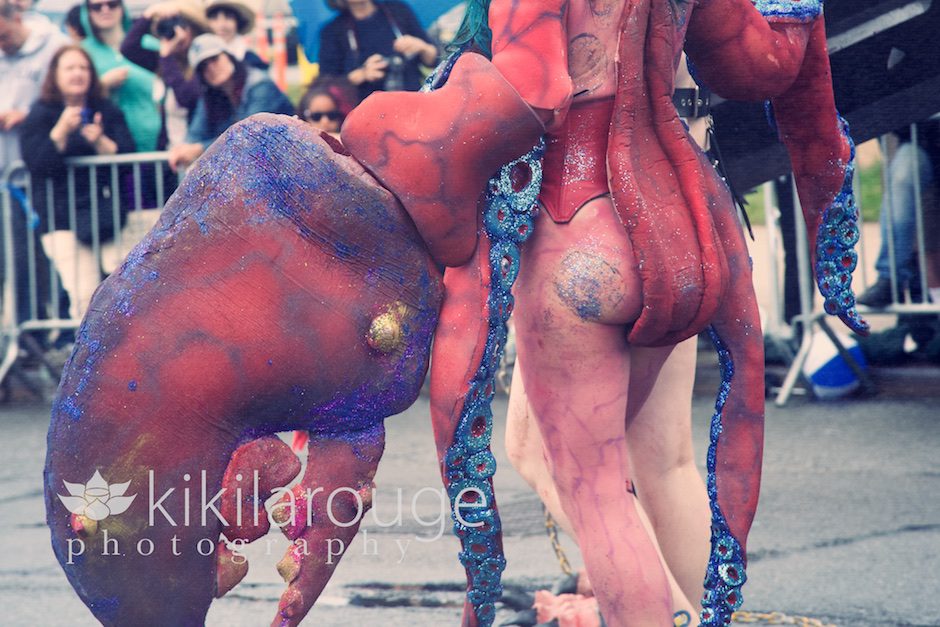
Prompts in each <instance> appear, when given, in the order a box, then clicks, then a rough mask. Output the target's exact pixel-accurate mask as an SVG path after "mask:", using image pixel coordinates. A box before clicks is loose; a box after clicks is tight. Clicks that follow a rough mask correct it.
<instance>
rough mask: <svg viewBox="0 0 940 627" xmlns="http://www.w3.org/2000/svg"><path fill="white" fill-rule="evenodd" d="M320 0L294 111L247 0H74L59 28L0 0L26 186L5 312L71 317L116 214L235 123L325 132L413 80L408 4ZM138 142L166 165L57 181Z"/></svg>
mask: <svg viewBox="0 0 940 627" xmlns="http://www.w3.org/2000/svg"><path fill="white" fill-rule="evenodd" d="M322 1H325V2H326V3H327V4H328V5H329V6H330V7H332V8H333V9H335V11H336V15H335V17H334V19H333V20H332V21H330V22H329V23H328V24H326V25H325V27H324V28H323V29H322V31H321V52H320V75H319V77H318V78H317V79H316V80H315V81H314V82H313V83H312V84H310V85H308V86H307V89H306V91H305V92H304V93H303V94H302V95H301V96H300V98H299V103H298V104H297V106H296V107H295V106H294V105H293V104H292V103H291V101H290V100H289V99H288V97H287V96H286V95H285V94H284V93H283V92H282V91H281V90H280V89H279V88H278V87H277V86H276V85H275V83H274V82H273V81H272V80H271V79H270V78H269V76H268V72H267V70H268V65H267V63H266V61H265V60H263V59H262V58H261V57H260V56H259V54H258V53H256V52H255V51H254V50H252V49H251V42H252V39H251V36H252V34H253V33H254V31H255V26H256V19H257V16H258V15H259V9H260V6H259V5H258V4H256V3H258V2H259V0H165V1H161V2H156V3H153V4H150V5H149V6H147V8H146V9H145V10H144V12H143V13H142V14H141V15H139V16H137V17H136V19H132V16H131V15H130V13H129V12H128V9H127V7H126V6H125V4H124V3H123V0H83V1H82V2H80V3H79V4H76V5H75V6H74V7H72V8H71V9H70V10H69V11H68V13H67V14H66V15H65V17H64V19H63V21H62V23H61V24H54V23H52V22H51V21H50V19H49V18H48V17H46V16H45V15H43V14H40V13H38V12H36V11H35V10H34V9H33V2H34V0H0V82H2V84H3V89H2V90H0V171H3V170H5V169H7V168H8V167H9V166H11V165H12V164H14V163H16V162H18V161H23V162H25V164H26V167H27V169H28V171H29V173H30V177H31V188H32V192H33V193H31V194H29V193H26V191H25V190H26V189H27V187H26V184H25V179H24V178H20V179H19V180H16V181H13V183H14V185H13V186H11V194H12V196H13V197H14V199H15V204H16V205H17V209H16V210H15V211H13V224H12V232H13V234H14V236H13V237H12V240H13V241H14V255H13V258H14V268H15V271H16V272H15V275H16V277H17V286H16V295H17V308H16V309H17V312H16V319H17V320H21V321H22V320H28V319H34V318H39V319H42V318H47V317H53V318H54V317H60V318H73V319H75V318H78V317H80V316H81V315H83V314H84V311H85V309H86V308H87V306H88V302H89V300H90V298H91V294H92V291H93V290H94V287H95V286H97V284H98V283H99V282H100V280H101V278H102V276H103V268H102V264H101V262H102V257H101V252H100V249H101V248H103V247H104V246H105V245H107V244H108V243H109V242H110V240H112V239H113V238H115V236H116V235H118V234H119V233H121V232H122V228H124V226H125V221H126V219H127V214H128V212H129V210H130V209H131V208H136V209H141V208H144V209H146V208H149V207H153V208H154V209H157V210H158V209H159V208H160V207H162V204H163V202H164V201H165V199H166V196H167V195H168V194H169V192H170V191H172V188H173V185H174V184H175V178H176V177H174V176H172V174H171V172H170V171H171V170H172V171H173V172H180V173H181V172H183V171H184V170H185V168H187V167H189V166H190V165H191V164H192V163H193V162H194V161H195V160H196V159H198V158H199V156H200V155H201V154H202V153H203V152H204V151H205V150H206V148H208V146H209V145H210V144H211V143H212V142H213V141H215V139H217V138H218V137H219V136H220V135H221V134H222V133H223V132H224V131H225V130H226V129H227V128H228V127H229V126H231V125H232V124H234V123H235V122H237V121H239V120H242V119H244V118H246V117H248V116H250V115H252V114H254V113H259V112H271V113H282V114H288V115H297V116H299V117H300V118H301V119H303V120H305V121H307V122H309V123H310V124H311V125H313V126H314V127H316V128H318V129H319V130H321V131H323V132H326V133H331V134H333V135H338V133H339V129H340V126H341V125H342V123H343V120H344V119H345V117H346V115H347V114H348V113H349V112H350V111H351V110H352V108H353V107H355V106H356V105H357V104H358V103H359V101H360V100H361V99H362V98H363V97H365V96H367V95H368V94H369V93H371V92H373V91H375V90H378V89H398V90H402V89H405V90H416V89H418V88H420V86H421V83H422V81H423V77H424V75H425V74H426V73H427V71H428V68H431V67H433V66H434V65H435V64H436V63H437V61H438V58H439V54H440V53H439V47H438V45H437V43H436V42H433V41H432V40H431V39H430V38H429V37H428V35H427V34H426V33H425V31H424V30H423V29H422V28H421V26H420V25H419V23H418V19H417V17H416V16H415V14H414V12H413V11H412V10H411V8H410V7H409V6H408V5H407V4H405V3H403V2H400V1H399V0H384V1H374V0H322ZM151 151H166V154H167V158H166V160H165V166H155V165H153V164H147V165H142V166H140V169H139V170H137V171H136V172H135V173H134V177H131V176H130V174H129V169H128V168H126V167H123V166H122V167H121V168H120V170H119V175H118V176H113V174H112V173H110V172H109V171H108V170H109V169H108V168H101V169H100V170H99V171H98V172H97V174H91V175H89V174H88V173H86V172H82V173H81V174H78V175H76V176H75V177H73V178H71V179H70V182H69V184H68V185H67V184H66V179H67V178H68V177H66V172H67V165H66V163H67V159H68V158H69V157H76V156H92V155H116V154H119V153H134V152H137V153H143V152H151ZM161 169H162V170H163V171H158V170H161ZM157 179H159V180H160V182H159V183H157ZM158 187H159V188H160V189H163V196H162V197H160V194H158V192H157V191H156V190H157V188H158ZM14 188H15V189H14ZM37 190H39V193H37ZM43 192H45V193H43ZM93 206H95V207H97V211H93V210H92V207H93ZM112 207H114V208H115V210H114V211H112V210H111V208H112ZM93 214H94V215H93ZM0 229H2V225H0ZM0 235H2V232H0ZM29 240H32V241H31V242H30V241H29ZM0 241H2V239H0ZM50 260H51V263H50ZM5 262H6V260H5V259H4V258H3V255H0V285H2V282H3V276H4V272H5V267H4V266H5ZM57 286H60V287H57ZM56 290H58V295H57V297H55V298H52V297H51V296H50V295H51V294H52V293H53V292H55V291H56ZM37 294H38V295H41V296H40V297H39V299H40V302H39V303H37ZM43 300H45V301H47V302H42V301H43ZM52 302H56V303H58V304H59V307H58V311H57V312H55V313H53V312H52V311H51V307H50V304H51V303H52ZM37 305H38V306H37ZM63 337H64V338H66V339H67V338H69V337H70V334H67V333H66V334H63ZM46 339H47V338H42V342H43V343H45V341H46Z"/></svg>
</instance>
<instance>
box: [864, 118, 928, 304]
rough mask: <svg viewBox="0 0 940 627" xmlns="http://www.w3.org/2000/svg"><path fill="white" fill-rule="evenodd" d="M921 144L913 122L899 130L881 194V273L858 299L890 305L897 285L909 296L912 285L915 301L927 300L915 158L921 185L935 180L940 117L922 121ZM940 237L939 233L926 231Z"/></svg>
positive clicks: (919, 126) (877, 265)
mask: <svg viewBox="0 0 940 627" xmlns="http://www.w3.org/2000/svg"><path fill="white" fill-rule="evenodd" d="M917 132H918V133H917V134H918V138H917V144H916V145H915V144H914V143H913V141H912V136H911V130H910V127H904V128H902V129H898V130H897V131H895V134H896V135H897V136H898V139H899V141H900V144H899V145H898V148H897V150H895V152H894V155H892V156H891V158H890V160H888V163H887V168H888V173H887V176H886V179H885V180H886V184H887V187H886V189H885V190H884V195H883V196H882V200H881V216H880V217H879V222H880V223H881V248H880V250H879V251H878V259H877V260H876V261H875V270H877V272H878V279H877V280H876V281H875V283H874V284H872V285H871V286H870V287H869V288H868V289H867V290H865V292H864V293H863V294H862V295H861V296H859V297H858V298H857V299H856V300H857V301H858V303H859V304H861V305H867V306H869V307H886V306H887V305H890V304H891V303H892V302H893V294H892V291H893V290H896V292H897V296H898V300H899V301H901V302H903V301H904V289H905V287H907V288H908V289H909V290H910V295H911V301H912V302H925V295H924V294H923V292H922V290H921V282H920V272H919V268H918V264H917V256H916V255H917V217H916V197H915V194H916V189H915V178H914V174H915V170H914V165H915V159H916V165H917V175H918V180H919V183H920V186H921V188H922V189H927V188H929V187H930V186H931V184H932V183H933V181H934V179H935V178H936V175H937V172H936V171H935V164H938V163H940V121H938V120H929V121H925V122H920V123H918V124H917ZM925 235H926V236H927V237H928V238H929V239H936V237H937V234H936V233H925ZM892 248H893V249H894V270H895V273H896V279H897V282H896V283H895V281H894V280H892V274H891V269H892V266H891V249H892Z"/></svg>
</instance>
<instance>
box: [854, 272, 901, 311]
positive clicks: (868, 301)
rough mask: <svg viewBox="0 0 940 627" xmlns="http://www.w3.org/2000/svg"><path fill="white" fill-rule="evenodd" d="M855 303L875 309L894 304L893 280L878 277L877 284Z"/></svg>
mask: <svg viewBox="0 0 940 627" xmlns="http://www.w3.org/2000/svg"><path fill="white" fill-rule="evenodd" d="M855 302H857V303H858V304H859V305H865V306H867V307H873V308H875V309H880V308H882V307H887V306H888V305H890V304H891V303H892V302H893V299H892V298H891V279H886V278H885V277H878V280H877V281H875V284H874V285H872V286H871V287H869V288H868V289H867V290H865V291H864V292H863V293H862V294H861V295H860V296H859V297H858V298H856V299H855Z"/></svg>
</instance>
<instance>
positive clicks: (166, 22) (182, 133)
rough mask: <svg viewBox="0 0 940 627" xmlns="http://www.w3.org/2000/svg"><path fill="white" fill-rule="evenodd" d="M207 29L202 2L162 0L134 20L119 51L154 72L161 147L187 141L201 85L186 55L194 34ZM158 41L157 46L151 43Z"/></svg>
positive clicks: (159, 145)
mask: <svg viewBox="0 0 940 627" xmlns="http://www.w3.org/2000/svg"><path fill="white" fill-rule="evenodd" d="M208 30H209V23H208V21H206V16H205V13H204V12H203V10H202V6H200V4H199V3H198V2H197V1H196V0H177V1H170V2H158V3H157V4H152V5H150V6H149V7H147V8H146V9H145V10H144V14H143V16H141V17H139V18H137V19H136V20H134V22H133V24H132V25H131V28H130V30H129V31H128V33H127V36H126V37H125V38H124V42H123V43H122V44H121V53H122V54H123V55H124V56H125V57H126V58H127V59H129V60H130V61H132V62H133V63H136V64H137V65H139V66H140V67H142V68H144V69H146V70H149V71H151V72H156V73H157V75H158V76H159V77H160V79H161V81H158V82H157V83H156V85H157V89H155V90H154V99H155V100H156V101H157V102H159V103H160V105H161V106H160V108H161V112H162V124H161V129H160V136H159V139H158V140H157V149H158V150H165V149H167V148H172V147H173V146H177V145H179V144H182V143H184V142H185V141H186V131H187V129H188V127H189V122H190V119H191V118H192V113H193V111H194V110H195V108H196V103H197V102H199V96H200V94H201V93H202V86H201V85H200V83H199V78H198V77H196V75H195V73H194V72H193V71H192V68H190V67H189V61H188V59H187V54H188V53H189V46H190V44H192V42H193V39H194V38H196V37H198V36H199V35H201V34H203V33H205V32H206V31H208ZM153 37H156V38H157V39H158V40H159V42H160V43H159V47H158V49H157V50H154V49H153V46H152V45H150V43H151V42H152V38H153Z"/></svg>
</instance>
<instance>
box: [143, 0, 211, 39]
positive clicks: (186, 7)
mask: <svg viewBox="0 0 940 627" xmlns="http://www.w3.org/2000/svg"><path fill="white" fill-rule="evenodd" d="M162 5H165V6H166V7H167V8H170V9H175V10H177V11H178V12H179V14H180V16H182V17H183V18H184V19H185V20H186V21H187V22H189V23H190V24H192V25H193V26H194V27H195V29H196V35H199V34H201V33H205V32H208V31H209V21H208V20H207V19H206V12H205V11H203V9H202V4H201V3H200V2H199V1H198V0H167V1H166V2H160V3H159V4H157V5H153V6H154V7H157V6H162ZM151 10H152V9H151ZM159 21H160V20H157V19H153V20H151V21H150V32H151V34H153V35H154V37H156V36H157V22H159Z"/></svg>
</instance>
